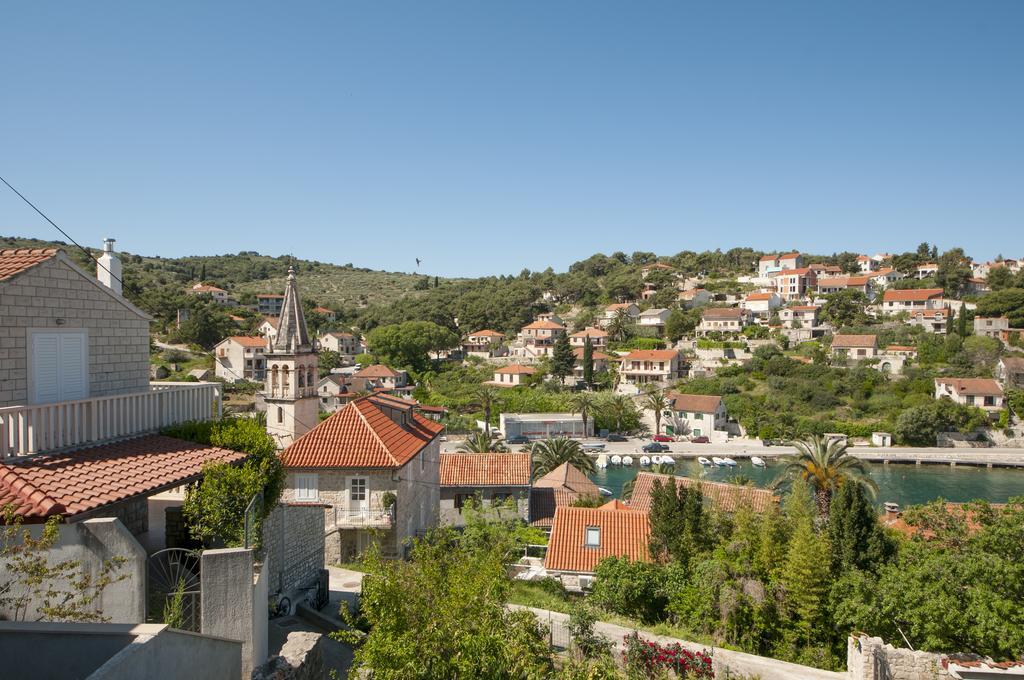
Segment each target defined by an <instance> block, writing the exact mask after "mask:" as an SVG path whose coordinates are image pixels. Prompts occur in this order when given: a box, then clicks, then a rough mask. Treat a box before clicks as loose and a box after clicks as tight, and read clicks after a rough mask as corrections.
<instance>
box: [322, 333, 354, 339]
mask: <svg viewBox="0 0 1024 680" xmlns="http://www.w3.org/2000/svg"><path fill="white" fill-rule="evenodd" d="M324 335H329V336H331V337H332V338H339V339H340V338H354V337H356V336H354V335H352V334H351V333H343V332H341V331H328V332H327V333H325V334H324Z"/></svg>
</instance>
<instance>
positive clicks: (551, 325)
mask: <svg viewBox="0 0 1024 680" xmlns="http://www.w3.org/2000/svg"><path fill="white" fill-rule="evenodd" d="M526 329H530V330H549V331H557V330H563V331H564V330H565V326H563V325H562V324H560V323H555V322H554V321H547V320H544V319H540V320H538V321H534V322H533V323H529V324H527V325H525V326H523V330H526Z"/></svg>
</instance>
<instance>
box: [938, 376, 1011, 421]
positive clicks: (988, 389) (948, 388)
mask: <svg viewBox="0 0 1024 680" xmlns="http://www.w3.org/2000/svg"><path fill="white" fill-rule="evenodd" d="M943 397H945V398H947V399H951V400H953V401H955V402H956V403H958V404H963V405H964V406H977V407H978V408H980V409H984V410H985V411H988V412H989V413H997V412H999V411H1000V410H1002V409H1003V408H1004V407H1005V406H1006V398H1005V395H1004V393H1003V388H1002V386H1001V385H1000V384H999V382H998V381H997V380H993V379H992V378H935V398H936V399H942V398H943Z"/></svg>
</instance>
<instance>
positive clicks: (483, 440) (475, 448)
mask: <svg viewBox="0 0 1024 680" xmlns="http://www.w3.org/2000/svg"><path fill="white" fill-rule="evenodd" d="M455 450H456V451H460V452H462V453H505V452H506V451H508V447H507V446H505V443H504V442H502V441H501V438H500V437H499V436H498V435H497V434H496V433H493V432H489V431H488V432H474V433H473V434H471V435H469V436H468V437H466V438H465V439H464V440H462V441H461V442H459V445H458V446H457V447H456V449H455Z"/></svg>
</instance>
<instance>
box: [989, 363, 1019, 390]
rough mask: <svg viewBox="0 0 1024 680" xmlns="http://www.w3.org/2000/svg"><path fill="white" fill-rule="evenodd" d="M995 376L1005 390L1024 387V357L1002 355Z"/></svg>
mask: <svg viewBox="0 0 1024 680" xmlns="http://www.w3.org/2000/svg"><path fill="white" fill-rule="evenodd" d="M995 376H996V380H998V381H999V382H1000V383H1002V385H1003V389H1004V390H1009V389H1022V388H1024V357H1000V358H999V361H998V362H997V363H996V370H995Z"/></svg>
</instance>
